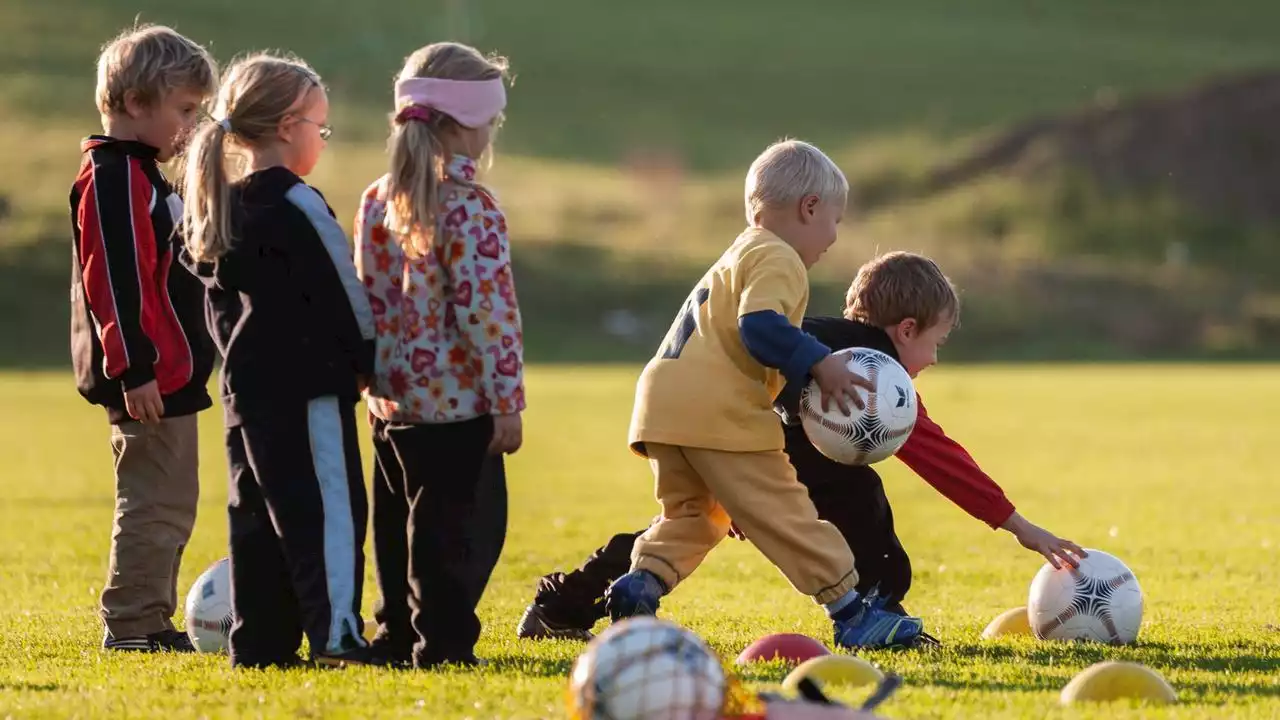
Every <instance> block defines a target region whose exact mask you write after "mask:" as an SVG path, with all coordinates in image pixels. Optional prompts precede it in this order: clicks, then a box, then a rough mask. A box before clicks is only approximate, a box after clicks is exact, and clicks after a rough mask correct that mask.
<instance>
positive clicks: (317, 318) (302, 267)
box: [184, 167, 374, 426]
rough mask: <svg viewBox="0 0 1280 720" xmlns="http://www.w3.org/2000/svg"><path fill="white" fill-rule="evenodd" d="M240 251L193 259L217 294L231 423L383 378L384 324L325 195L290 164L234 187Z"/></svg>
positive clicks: (213, 305)
mask: <svg viewBox="0 0 1280 720" xmlns="http://www.w3.org/2000/svg"><path fill="white" fill-rule="evenodd" d="M231 217H232V228H231V230H232V242H231V248H230V249H229V250H228V251H227V253H226V254H224V255H223V256H222V257H220V258H219V259H218V260H217V261H216V262H212V263H196V262H193V261H192V260H191V259H190V258H189V257H184V262H186V263H187V264H188V266H189V267H191V269H192V271H193V272H195V273H196V275H198V276H199V277H200V278H201V279H202V280H203V281H204V284H205V287H206V288H207V290H208V300H207V315H208V321H209V330H210V332H211V333H212V334H213V339H214V342H216V343H217V346H218V350H219V351H220V352H221V353H222V358H223V364H222V378H221V386H222V401H223V406H224V409H225V411H226V420H227V424H228V425H229V426H235V425H239V424H241V423H243V422H245V421H246V420H250V421H251V420H253V419H269V418H271V417H273V416H274V415H276V414H277V413H276V409H277V408H279V407H282V406H283V407H287V406H296V404H300V403H301V404H304V403H306V402H307V401H308V400H311V399H314V398H318V397H324V396H329V395H336V396H338V397H339V398H342V399H344V400H347V401H350V402H355V401H356V400H357V399H358V398H359V390H358V386H357V377H358V376H360V375H365V376H367V375H370V374H371V373H372V372H373V360H374V324H373V312H372V310H371V309H370V307H369V300H368V297H367V296H366V295H365V290H364V286H363V285H361V284H360V280H359V278H358V277H357V275H356V269H355V265H354V263H353V262H352V259H351V248H350V246H349V245H348V243H347V237H346V234H345V233H344V232H343V231H342V228H341V227H340V226H339V225H338V222H337V220H336V219H335V218H334V215H333V210H331V209H330V208H329V205H328V204H327V203H326V202H325V200H324V197H323V196H322V195H321V194H320V193H319V192H318V191H317V190H316V189H315V188H313V187H311V186H310V185H307V184H306V183H305V182H303V181H302V179H301V178H299V177H298V176H297V175H295V174H293V173H292V172H290V171H289V170H287V169H286V168H283V167H273V168H268V169H266V170H261V171H258V172H255V173H253V174H251V175H249V176H248V177H246V178H244V179H242V180H240V181H238V182H236V183H234V184H233V185H232V188H231Z"/></svg>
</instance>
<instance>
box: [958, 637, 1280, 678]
mask: <svg viewBox="0 0 1280 720" xmlns="http://www.w3.org/2000/svg"><path fill="white" fill-rule="evenodd" d="M956 651H957V652H958V653H959V654H960V655H961V656H968V657H972V658H981V659H987V660H995V661H1000V662H1018V663H1031V664H1035V665H1043V666H1060V665H1064V664H1070V665H1092V664H1094V663H1099V662H1103V661H1106V660H1127V661H1132V662H1140V663H1143V664H1147V665H1151V666H1152V667H1155V668H1157V669H1174V670H1204V671H1207V672H1257V673H1280V652H1277V651H1276V649H1275V646H1274V645H1268V644H1267V643H1263V642H1244V643H1235V644H1232V645H1229V646H1228V645H1208V644H1203V643H1185V644H1182V643H1179V644H1175V643H1164V642H1150V643H1139V644H1137V645H1134V646H1131V647H1110V646H1105V645H1097V644H1092V643H1055V644H1048V645H1040V644H1037V645H1035V646H1032V647H1025V648H1024V647H1017V646H1006V645H976V644H975V645H959V646H956Z"/></svg>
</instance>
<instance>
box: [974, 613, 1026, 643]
mask: <svg viewBox="0 0 1280 720" xmlns="http://www.w3.org/2000/svg"><path fill="white" fill-rule="evenodd" d="M1003 635H1031V620H1030V619H1029V618H1028V617H1027V608H1026V607H1016V608H1013V609H1012V610H1005V611H1004V612H1002V613H1000V614H999V615H997V616H996V619H995V620H992V621H991V624H990V625H987V629H986V630H983V631H982V639H984V640H990V639H992V638H997V637H1001V636H1003Z"/></svg>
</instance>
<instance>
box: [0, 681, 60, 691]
mask: <svg viewBox="0 0 1280 720" xmlns="http://www.w3.org/2000/svg"><path fill="white" fill-rule="evenodd" d="M61 690H62V686H61V685H59V684H57V683H28V682H0V692H6V691H12V692H60V691H61Z"/></svg>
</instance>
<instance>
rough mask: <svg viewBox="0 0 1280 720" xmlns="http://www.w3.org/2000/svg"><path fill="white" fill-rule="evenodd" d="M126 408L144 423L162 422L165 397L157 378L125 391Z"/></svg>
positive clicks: (135, 418) (131, 414) (134, 417)
mask: <svg viewBox="0 0 1280 720" xmlns="http://www.w3.org/2000/svg"><path fill="white" fill-rule="evenodd" d="M124 409H125V411H126V412H128V413H129V417H131V418H133V419H134V420H137V421H138V422H140V423H143V424H144V425H150V424H151V423H158V422H160V418H161V417H163V416H164V398H162V397H160V386H159V385H157V384H156V381H155V380H152V381H151V382H149V383H147V384H145V385H139V386H138V387H136V388H134V389H132V390H125V391H124Z"/></svg>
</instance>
